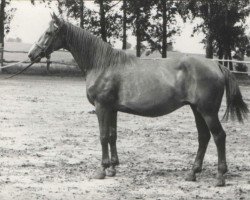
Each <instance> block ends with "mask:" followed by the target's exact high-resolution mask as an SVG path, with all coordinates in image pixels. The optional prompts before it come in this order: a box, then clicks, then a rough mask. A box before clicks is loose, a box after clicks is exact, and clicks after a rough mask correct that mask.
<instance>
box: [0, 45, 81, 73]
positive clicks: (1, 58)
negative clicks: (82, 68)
mask: <svg viewBox="0 0 250 200" xmlns="http://www.w3.org/2000/svg"><path fill="white" fill-rule="evenodd" d="M58 52H65V53H69V52H68V51H65V50H58ZM4 53H23V54H28V51H9V50H4V48H3V47H2V45H1V43H0V63H1V64H0V65H1V67H2V66H4V64H5V65H6V64H12V63H17V62H19V61H17V60H5V59H4V55H3V54H4ZM23 63H25V64H30V61H25V62H23ZM40 63H41V64H46V69H47V71H48V72H49V70H50V66H51V64H57V65H65V66H77V65H75V64H73V63H66V62H59V61H51V58H50V56H49V57H48V58H47V60H46V61H40Z"/></svg>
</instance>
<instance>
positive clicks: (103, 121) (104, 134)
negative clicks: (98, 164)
mask: <svg viewBox="0 0 250 200" xmlns="http://www.w3.org/2000/svg"><path fill="white" fill-rule="evenodd" d="M95 107H96V115H97V117H98V122H99V129H100V141H101V145H102V169H101V170H100V171H98V173H97V174H96V176H95V178H96V179H104V178H105V176H106V169H107V168H109V167H110V159H109V148H108V144H109V125H110V118H111V112H110V110H109V109H107V108H106V107H105V106H103V105H101V104H99V103H96V104H95Z"/></svg>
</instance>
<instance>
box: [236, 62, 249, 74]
mask: <svg viewBox="0 0 250 200" xmlns="http://www.w3.org/2000/svg"><path fill="white" fill-rule="evenodd" d="M235 69H236V71H239V72H247V70H248V68H247V66H246V65H245V64H243V63H237V64H236V65H235Z"/></svg>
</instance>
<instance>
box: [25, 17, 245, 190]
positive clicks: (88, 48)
mask: <svg viewBox="0 0 250 200" xmlns="http://www.w3.org/2000/svg"><path fill="white" fill-rule="evenodd" d="M60 48H65V49H67V50H68V51H70V52H71V53H72V55H73V56H74V58H75V60H76V62H77V63H78V65H79V67H80V68H81V69H82V70H83V71H85V72H86V74H87V76H86V86H87V88H86V89H87V97H88V100H89V102H90V103H91V104H93V105H94V106H95V109H96V114H97V117H98V122H99V128H100V141H101V145H102V169H101V170H100V171H98V173H97V175H96V178H99V179H103V178H105V176H106V175H107V176H114V175H115V174H116V170H115V166H116V165H118V164H119V160H118V155H117V149H116V139H117V134H116V132H117V131H116V129H117V112H118V111H121V112H126V113H131V114H135V115H141V116H148V117H156V116H162V115H166V114H168V113H171V112H173V111H174V110H176V109H178V108H180V107H182V106H184V105H189V106H190V107H191V109H192V111H193V113H194V116H195V121H196V126H197V129H198V141H199V147H198V152H197V155H196V158H195V162H194V165H193V168H192V170H191V172H190V173H189V174H188V176H187V178H186V180H189V181H195V180H196V175H195V174H196V173H198V172H201V170H202V162H203V158H204V155H205V152H206V149H207V145H208V142H209V140H210V133H212V135H213V137H214V141H215V144H216V147H217V152H218V175H217V185H218V186H223V185H225V177H224V174H225V173H226V172H227V164H226V153H225V139H226V134H225V132H224V130H223V128H222V126H221V123H220V121H219V118H218V112H219V109H220V105H221V101H222V97H223V93H224V88H226V98H227V110H226V113H225V117H226V118H228V117H229V116H231V117H232V118H233V117H234V116H236V117H237V119H238V120H239V121H243V119H244V118H245V117H247V113H248V108H247V105H246V104H245V103H244V101H243V99H242V96H241V92H240V89H239V86H238V84H237V82H236V80H235V78H234V76H233V75H232V74H231V73H230V71H229V70H228V69H227V68H225V67H223V66H219V65H218V64H216V63H214V62H213V61H209V60H206V59H197V58H192V57H184V58H182V59H167V60H153V61H152V60H151V61H150V60H147V61H145V60H140V59H138V58H136V57H135V56H133V55H129V54H126V53H125V52H123V51H120V50H115V49H113V48H112V47H111V46H110V45H109V44H107V43H105V42H103V41H102V40H101V39H99V38H97V37H95V36H93V35H92V34H90V33H89V32H87V31H85V30H83V29H81V28H78V27H75V26H73V25H72V24H70V23H67V22H64V21H63V20H62V19H59V18H58V17H57V16H56V15H53V16H52V21H51V23H50V26H49V28H48V29H47V30H46V32H45V33H44V34H43V35H42V36H41V37H40V39H39V40H38V42H37V43H36V44H35V45H34V46H33V47H32V48H31V50H30V52H29V57H30V59H31V60H32V61H34V60H36V61H37V62H39V61H40V59H41V58H42V57H45V56H48V55H50V54H51V53H52V52H53V51H55V50H58V49H60ZM109 146H110V152H109ZM109 153H110V155H111V157H110V155H109Z"/></svg>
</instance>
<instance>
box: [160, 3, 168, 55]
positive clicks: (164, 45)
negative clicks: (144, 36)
mask: <svg viewBox="0 0 250 200" xmlns="http://www.w3.org/2000/svg"><path fill="white" fill-rule="evenodd" d="M161 2H162V7H163V8H162V9H163V10H162V18H163V23H162V29H163V30H162V58H166V57H167V5H166V4H167V3H166V0H161Z"/></svg>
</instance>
